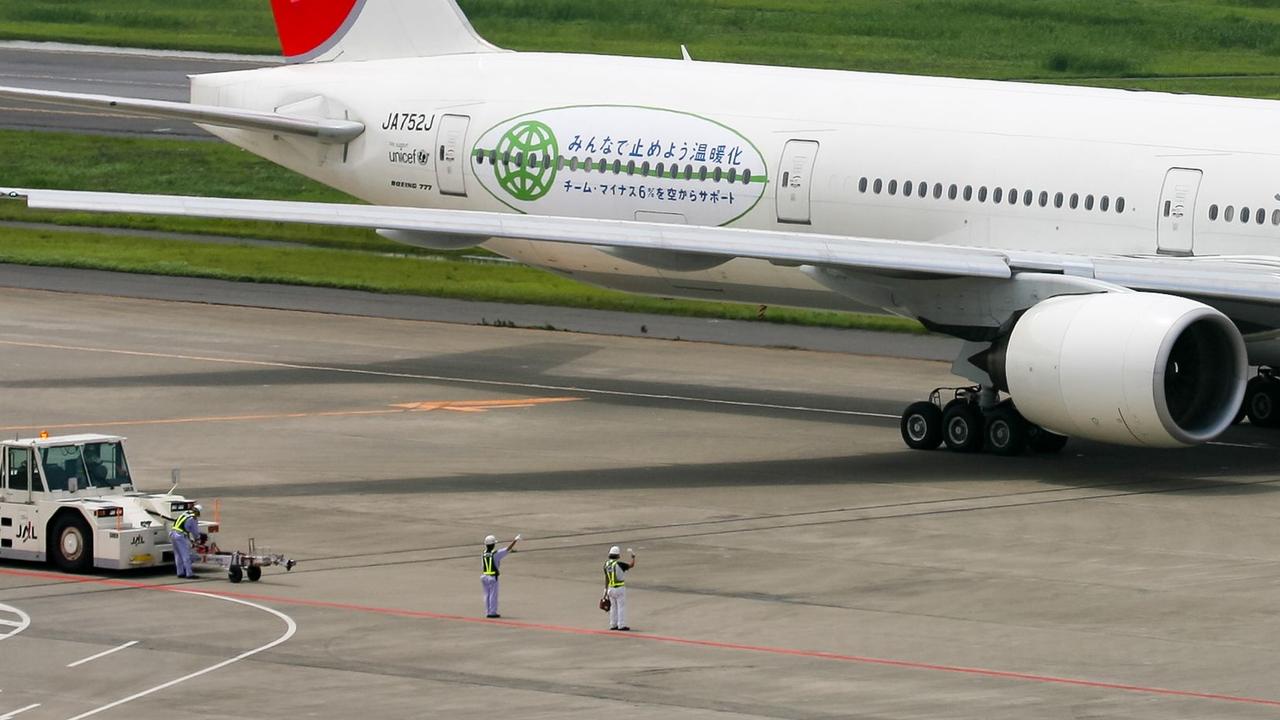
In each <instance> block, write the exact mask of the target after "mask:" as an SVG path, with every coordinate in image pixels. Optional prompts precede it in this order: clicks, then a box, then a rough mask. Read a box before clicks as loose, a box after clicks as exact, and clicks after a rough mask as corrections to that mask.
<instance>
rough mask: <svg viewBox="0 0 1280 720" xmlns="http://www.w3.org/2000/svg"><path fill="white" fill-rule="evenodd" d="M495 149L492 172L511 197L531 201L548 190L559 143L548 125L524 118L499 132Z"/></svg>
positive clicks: (558, 155) (553, 174) (553, 179)
mask: <svg viewBox="0 0 1280 720" xmlns="http://www.w3.org/2000/svg"><path fill="white" fill-rule="evenodd" d="M497 150H498V157H499V158H500V159H499V161H498V162H497V163H495V164H494V166H493V174H494V177H495V178H497V180H498V185H499V186H501V187H502V189H503V190H506V191H507V192H508V193H510V195H511V197H513V198H515V199H517V200H523V201H525V202H530V201H533V200H537V199H538V198H541V197H542V196H544V195H546V194H547V193H549V192H551V187H552V185H553V184H554V183H555V180H556V167H555V164H556V161H557V159H558V158H559V157H560V147H559V146H558V145H557V144H556V136H555V133H553V132H552V131H551V128H550V127H548V126H547V125H546V124H544V123H540V122H538V121H537V120H525V121H523V122H521V123H519V124H518V125H516V126H515V127H513V128H511V129H510V130H508V131H507V132H506V133H505V134H504V135H503V136H502V139H500V140H499V141H498V148H497Z"/></svg>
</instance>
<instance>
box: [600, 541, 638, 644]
mask: <svg viewBox="0 0 1280 720" xmlns="http://www.w3.org/2000/svg"><path fill="white" fill-rule="evenodd" d="M627 553H628V554H630V555H631V562H629V563H626V562H622V561H621V560H619V559H618V558H619V557H621V556H622V550H620V549H619V548H618V546H617V545H614V546H613V547H611V548H609V559H608V560H607V561H605V564H604V594H605V595H606V596H608V598H609V629H610V630H622V631H623V632H626V631H627V630H630V629H631V628H630V627H628V626H627V581H626V579H625V578H626V574H627V571H628V570H631V569H632V568H634V567H635V566H636V551H635V550H632V549H631V548H627Z"/></svg>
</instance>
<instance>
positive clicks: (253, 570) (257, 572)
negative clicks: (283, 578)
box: [248, 565, 262, 582]
mask: <svg viewBox="0 0 1280 720" xmlns="http://www.w3.org/2000/svg"><path fill="white" fill-rule="evenodd" d="M248 575H249V582H258V581H259V580H261V579H262V568H260V567H258V566H257V565H250V566H249V570H248Z"/></svg>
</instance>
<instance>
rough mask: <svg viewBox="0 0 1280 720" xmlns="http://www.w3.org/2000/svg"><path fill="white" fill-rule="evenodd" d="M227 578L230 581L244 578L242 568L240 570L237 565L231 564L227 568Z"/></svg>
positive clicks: (236, 581) (237, 581)
mask: <svg viewBox="0 0 1280 720" xmlns="http://www.w3.org/2000/svg"><path fill="white" fill-rule="evenodd" d="M227 579H228V580H230V581H231V582H232V583H239V582H240V581H241V580H243V579H244V570H241V569H240V566H239V565H232V566H231V567H229V568H227Z"/></svg>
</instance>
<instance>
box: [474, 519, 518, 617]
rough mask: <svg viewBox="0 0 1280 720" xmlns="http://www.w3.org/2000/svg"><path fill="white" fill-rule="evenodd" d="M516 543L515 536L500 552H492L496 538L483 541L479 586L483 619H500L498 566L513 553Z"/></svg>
mask: <svg viewBox="0 0 1280 720" xmlns="http://www.w3.org/2000/svg"><path fill="white" fill-rule="evenodd" d="M518 542H520V536H519V535H516V539H515V540H512V541H511V544H510V545H508V546H506V547H505V548H503V549H501V550H494V547H495V546H496V545H497V544H498V538H496V537H494V536H492V535H488V536H486V537H485V539H484V552H483V553H482V554H481V555H480V561H481V564H482V570H481V572H480V585H481V587H483V588H484V616H485V617H488V618H499V617H502V616H501V615H499V614H498V576H500V575H501V574H502V570H501V568H500V566H501V565H502V559H503V558H505V557H506V556H507V553H510V552H515V549H516V543H518Z"/></svg>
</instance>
